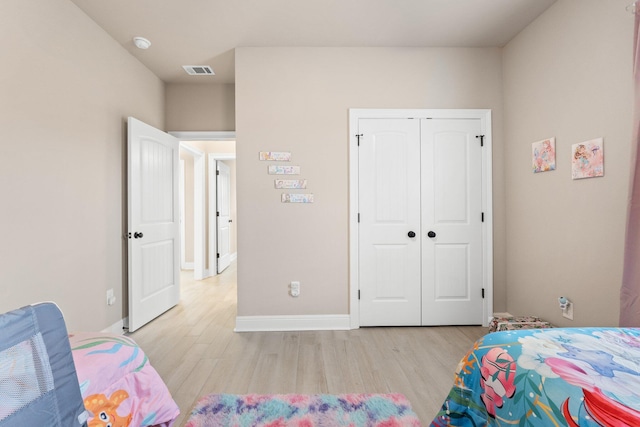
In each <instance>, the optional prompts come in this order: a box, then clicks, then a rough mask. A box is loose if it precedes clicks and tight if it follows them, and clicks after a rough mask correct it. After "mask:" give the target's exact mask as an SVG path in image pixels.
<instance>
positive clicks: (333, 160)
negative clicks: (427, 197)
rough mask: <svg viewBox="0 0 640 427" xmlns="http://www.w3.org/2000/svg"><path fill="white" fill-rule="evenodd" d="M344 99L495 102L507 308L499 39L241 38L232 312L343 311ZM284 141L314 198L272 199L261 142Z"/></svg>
mask: <svg viewBox="0 0 640 427" xmlns="http://www.w3.org/2000/svg"><path fill="white" fill-rule="evenodd" d="M349 108H490V109H492V110H493V120H494V121H493V132H494V214H495V221H494V227H495V241H494V242H495V254H494V257H495V258H494V259H495V260H496V265H495V271H494V274H495V284H494V287H495V293H496V299H495V308H496V310H504V309H505V308H506V304H505V300H504V295H505V292H504V289H505V282H504V268H505V266H504V263H503V260H504V243H503V242H504V228H503V226H502V225H503V224H504V209H503V204H504V193H503V188H504V182H503V179H502V176H503V169H502V164H503V163H502V120H503V119H502V68H501V49H497V48H487V49H464V48H460V49H451V48H448V49H444V48H443V49H441V48H238V49H236V124H237V127H236V134H237V163H238V170H237V173H238V176H237V179H238V181H237V182H238V222H239V224H240V227H239V228H238V253H239V255H240V260H239V262H238V315H239V316H258V315H320V314H347V313H348V312H349V306H348V304H349V297H348V292H349V283H348V260H349V257H348V245H349V241H348V192H349V188H348V187H349V185H348V176H349V175H348V130H349V129H348V109H349ZM281 150H282V151H291V152H292V158H293V164H296V165H300V166H301V168H302V175H301V178H305V179H307V180H308V183H309V187H308V192H310V193H314V195H315V203H313V204H310V205H289V204H283V203H281V202H280V198H279V195H280V192H278V191H275V190H274V189H273V179H272V178H273V177H269V176H268V175H267V174H266V163H265V162H259V161H258V152H259V151H281ZM292 280H299V281H301V296H300V297H299V298H296V299H294V298H291V297H289V296H288V294H287V291H288V284H289V282H290V281H292Z"/></svg>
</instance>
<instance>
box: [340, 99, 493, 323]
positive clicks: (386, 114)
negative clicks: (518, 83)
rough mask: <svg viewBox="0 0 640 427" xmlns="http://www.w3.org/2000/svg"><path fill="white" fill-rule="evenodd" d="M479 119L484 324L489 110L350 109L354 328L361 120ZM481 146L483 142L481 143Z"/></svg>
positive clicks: (489, 232) (354, 317)
mask: <svg viewBox="0 0 640 427" xmlns="http://www.w3.org/2000/svg"><path fill="white" fill-rule="evenodd" d="M429 118H432V119H434V118H437V119H479V120H480V122H481V129H482V134H483V138H482V140H483V141H482V143H483V150H482V211H483V213H484V223H483V228H482V241H483V278H482V281H483V288H484V290H485V298H484V300H483V316H482V325H483V326H488V325H489V322H490V319H491V317H492V313H493V208H492V206H493V195H492V191H493V190H492V188H493V187H492V170H493V169H492V141H493V139H492V134H491V110H489V109H464V110H458V109H349V317H350V326H351V328H352V329H357V328H359V327H360V305H359V300H358V290H359V283H360V277H359V273H358V272H359V255H360V254H359V248H358V228H359V227H358V213H359V206H358V200H359V194H358V192H359V183H358V176H359V170H358V156H359V154H358V134H359V132H358V121H359V120H360V119H429ZM478 143H480V142H478Z"/></svg>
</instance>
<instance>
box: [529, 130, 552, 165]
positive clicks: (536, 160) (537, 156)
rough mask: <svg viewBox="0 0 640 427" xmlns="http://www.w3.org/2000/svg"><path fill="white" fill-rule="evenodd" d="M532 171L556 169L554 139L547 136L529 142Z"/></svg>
mask: <svg viewBox="0 0 640 427" xmlns="http://www.w3.org/2000/svg"><path fill="white" fill-rule="evenodd" d="M531 152H532V155H533V173H539V172H549V171H553V170H556V139H555V138H549V139H545V140H542V141H538V142H534V143H533V144H531Z"/></svg>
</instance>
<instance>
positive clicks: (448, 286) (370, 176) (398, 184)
mask: <svg viewBox="0 0 640 427" xmlns="http://www.w3.org/2000/svg"><path fill="white" fill-rule="evenodd" d="M481 131H482V128H481V121H480V120H479V119H359V120H358V133H359V135H360V137H359V141H360V143H359V147H358V157H359V158H358V171H359V172H358V175H359V176H358V179H359V182H358V194H359V200H358V204H359V206H358V211H359V218H360V219H359V223H358V234H359V236H358V245H359V248H358V253H359V260H358V261H359V262H358V265H359V291H360V292H359V296H360V300H359V305H360V307H359V312H360V325H361V326H396V325H398V326H399V325H403V326H409V325H474V324H482V323H483V322H482V317H483V298H484V289H483V242H482V238H483V234H482V227H483V219H484V214H483V212H482V188H483V186H482V149H483V148H482V146H481V142H482V138H481V137H480V135H481Z"/></svg>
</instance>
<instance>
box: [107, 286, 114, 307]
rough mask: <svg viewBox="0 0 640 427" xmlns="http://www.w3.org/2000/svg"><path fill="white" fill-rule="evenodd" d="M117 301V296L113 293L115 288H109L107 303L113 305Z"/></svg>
mask: <svg viewBox="0 0 640 427" xmlns="http://www.w3.org/2000/svg"><path fill="white" fill-rule="evenodd" d="M115 302H116V296H115V295H114V293H113V289H107V305H113V304H115Z"/></svg>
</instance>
